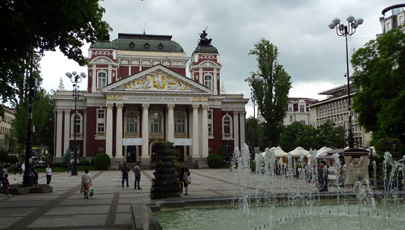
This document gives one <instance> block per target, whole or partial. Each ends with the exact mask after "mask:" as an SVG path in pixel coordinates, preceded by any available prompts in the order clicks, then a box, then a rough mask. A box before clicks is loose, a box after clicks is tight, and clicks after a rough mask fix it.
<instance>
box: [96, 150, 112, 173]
mask: <svg viewBox="0 0 405 230" xmlns="http://www.w3.org/2000/svg"><path fill="white" fill-rule="evenodd" d="M110 161H111V160H110V156H108V155H107V154H106V153H99V154H97V155H96V156H95V157H94V166H95V167H96V169H99V170H107V169H108V167H110Z"/></svg>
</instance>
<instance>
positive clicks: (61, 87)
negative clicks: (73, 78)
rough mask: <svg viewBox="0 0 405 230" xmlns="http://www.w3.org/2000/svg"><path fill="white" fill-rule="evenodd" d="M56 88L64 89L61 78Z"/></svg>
mask: <svg viewBox="0 0 405 230" xmlns="http://www.w3.org/2000/svg"><path fill="white" fill-rule="evenodd" d="M58 89H59V90H64V89H65V85H64V84H63V80H62V78H60V81H59V87H58Z"/></svg>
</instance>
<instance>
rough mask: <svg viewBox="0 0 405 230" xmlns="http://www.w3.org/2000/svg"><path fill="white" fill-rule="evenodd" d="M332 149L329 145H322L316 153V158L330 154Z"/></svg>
mask: <svg viewBox="0 0 405 230" xmlns="http://www.w3.org/2000/svg"><path fill="white" fill-rule="evenodd" d="M329 150H332V149H331V148H328V147H322V148H320V149H319V150H318V152H317V153H316V158H318V157H323V156H326V155H327V154H328V151H329Z"/></svg>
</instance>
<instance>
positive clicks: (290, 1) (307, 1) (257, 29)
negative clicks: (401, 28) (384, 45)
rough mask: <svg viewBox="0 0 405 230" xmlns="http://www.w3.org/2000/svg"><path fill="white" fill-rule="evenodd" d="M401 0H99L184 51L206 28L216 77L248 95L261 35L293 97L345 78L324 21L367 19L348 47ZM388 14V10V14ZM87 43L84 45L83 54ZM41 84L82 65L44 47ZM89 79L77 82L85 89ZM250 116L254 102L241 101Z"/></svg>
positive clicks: (128, 27)
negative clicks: (216, 61) (217, 63)
mask: <svg viewBox="0 0 405 230" xmlns="http://www.w3.org/2000/svg"><path fill="white" fill-rule="evenodd" d="M399 3H402V2H401V1H399V0H395V1H394V0H322V1H319V0H249V1H241V0H227V1H221V0H204V1H202V0H143V1H141V0H119V1H117V0H104V1H101V2H100V4H101V6H102V7H104V8H105V10H106V13H105V15H104V20H105V21H107V22H108V23H109V24H110V26H111V27H112V28H113V31H112V32H111V33H110V36H111V39H116V38H117V37H118V33H138V34H139V33H143V32H144V31H145V32H146V33H147V34H158V35H172V36H173V37H172V40H174V41H176V42H178V43H179V44H180V45H181V46H182V47H183V49H184V51H185V52H186V54H187V55H188V56H191V54H192V52H193V51H194V49H195V47H196V46H197V43H198V41H197V40H198V39H199V33H201V32H202V30H204V29H205V28H206V27H208V29H207V33H208V36H207V37H208V38H212V43H211V44H212V45H214V46H215V47H216V48H217V49H218V51H219V53H220V55H221V59H220V60H221V64H222V70H221V80H222V82H224V84H225V90H226V93H238V94H239V93H242V94H244V95H245V97H246V98H250V88H249V87H248V85H247V84H246V82H244V81H243V80H244V79H245V78H246V77H247V76H249V75H250V72H252V71H256V70H257V62H256V59H255V57H254V56H249V55H248V53H249V51H250V50H251V49H253V45H254V43H256V42H258V41H259V40H260V39H261V38H265V39H267V40H269V41H270V42H271V43H273V44H274V45H276V46H277V47H278V51H279V53H280V55H279V63H280V64H281V65H283V66H284V68H285V70H286V71H287V72H288V73H289V74H290V76H291V80H292V82H293V84H292V86H293V87H292V89H291V90H290V95H289V96H290V97H309V98H316V99H324V98H325V97H324V96H321V95H318V93H319V92H321V91H324V90H327V89H330V88H333V87H336V86H339V85H342V84H346V78H344V73H345V72H346V58H345V40H344V38H343V37H338V36H337V35H336V32H335V31H334V30H330V29H329V28H328V25H329V23H330V22H331V21H332V20H333V19H334V18H335V17H338V18H340V19H341V20H342V22H344V23H345V24H346V18H347V16H349V15H353V16H354V17H355V18H358V17H361V18H363V19H364V23H363V25H361V26H360V27H359V28H358V30H357V32H356V33H355V34H354V35H353V36H352V37H351V38H350V39H349V49H350V50H349V54H351V53H352V52H353V49H358V48H361V47H362V46H363V45H364V44H365V43H366V42H368V41H369V40H371V39H375V36H376V34H379V33H381V25H380V22H379V18H380V17H382V14H381V11H382V10H383V9H384V8H386V7H388V6H391V5H395V4H399ZM386 16H387V15H386ZM88 48H89V45H86V46H84V47H83V51H84V53H85V54H87V49H88ZM41 68H42V75H43V78H44V82H43V87H44V88H45V89H46V90H48V91H50V90H51V89H53V90H56V89H57V88H58V85H59V82H60V79H61V78H62V79H63V83H64V85H65V88H66V89H71V88H72V86H71V83H70V82H69V79H68V78H67V77H66V76H65V72H72V71H78V72H86V68H85V67H80V66H79V65H77V64H76V63H75V62H74V61H71V60H68V59H67V58H65V57H64V56H63V55H62V54H61V53H60V52H47V53H45V57H44V58H43V59H42V61H41ZM86 84H87V81H84V83H82V87H81V88H82V89H85V88H86ZM246 109H247V114H248V116H251V114H252V113H253V112H252V105H251V103H249V104H248V105H247V107H246Z"/></svg>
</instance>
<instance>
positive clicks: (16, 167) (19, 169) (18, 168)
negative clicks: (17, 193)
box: [14, 161, 21, 175]
mask: <svg viewBox="0 0 405 230" xmlns="http://www.w3.org/2000/svg"><path fill="white" fill-rule="evenodd" d="M17 172H20V175H21V164H20V162H19V161H17V163H16V164H15V171H14V175H15V174H17Z"/></svg>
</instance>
